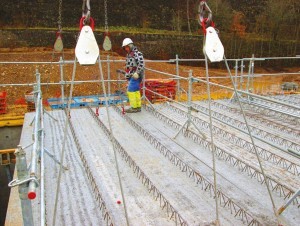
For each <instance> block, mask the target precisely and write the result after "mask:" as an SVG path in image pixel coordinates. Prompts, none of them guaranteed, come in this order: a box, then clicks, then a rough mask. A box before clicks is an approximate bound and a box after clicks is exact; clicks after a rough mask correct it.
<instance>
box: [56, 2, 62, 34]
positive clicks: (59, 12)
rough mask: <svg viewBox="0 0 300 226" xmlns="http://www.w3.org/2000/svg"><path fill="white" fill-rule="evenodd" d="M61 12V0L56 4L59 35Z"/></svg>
mask: <svg viewBox="0 0 300 226" xmlns="http://www.w3.org/2000/svg"><path fill="white" fill-rule="evenodd" d="M61 11H62V0H59V4H58V21H57V23H58V31H59V32H60V33H61V30H62V27H61V23H62V19H61Z"/></svg>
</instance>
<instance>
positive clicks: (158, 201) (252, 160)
mask: <svg viewBox="0 0 300 226" xmlns="http://www.w3.org/2000/svg"><path fill="white" fill-rule="evenodd" d="M57 55H58V54H53V52H52V50H51V49H46V48H39V49H15V50H13V51H12V50H2V52H1V54H0V61H2V62H3V61H10V62H11V61H15V62H16V61H19V62H21V61H22V62H24V61H30V62H33V61H34V62H43V61H45V62H46V61H47V62H49V61H50V62H57V61H58V59H59V58H58V56H57ZM106 56H107V53H104V54H103V55H102V57H104V59H106ZM64 57H65V59H68V60H73V59H74V51H73V50H67V51H65V53H64ZM110 59H124V57H123V56H118V55H116V54H112V53H111V54H110ZM110 64H111V65H110V67H111V68H112V69H111V72H112V74H113V76H112V78H117V74H116V73H115V71H116V69H118V68H122V67H123V64H124V63H123V62H115V63H110ZM147 67H149V68H152V69H155V70H159V71H163V72H167V73H173V74H175V73H176V71H175V65H174V64H171V63H152V62H149V63H147ZM36 68H38V70H39V72H40V73H41V76H42V82H44V83H47V82H49V83H53V82H59V81H60V68H59V65H57V64H22V63H19V64H5V65H1V69H0V70H1V72H0V75H1V77H0V79H1V81H0V83H1V84H11V83H13V84H21V83H23V84H27V83H35V72H36ZM103 68H104V72H106V68H107V65H105V63H103ZM190 69H192V70H193V74H194V76H196V77H204V76H205V68H203V67H191V66H180V73H181V74H182V75H185V76H188V70H190ZM64 70H65V72H64V75H65V80H71V75H72V70H73V65H72V64H70V65H66V66H64ZM258 70H262V69H258ZM268 70H270V69H268ZM283 70H284V72H289V71H295V68H293V69H286V68H285V69H283ZM261 72H263V71H261ZM146 73H147V76H149V77H150V78H161V77H162V76H161V75H159V74H157V73H154V72H150V71H149V72H148V71H147V72H146ZM226 74H227V72H226V71H225V70H217V69H213V70H211V75H213V76H224V75H226ZM114 76H116V77H114ZM91 79H99V68H98V66H97V65H95V66H89V67H88V66H78V67H77V69H76V80H78V81H84V80H91ZM291 79H292V80H293V81H298V82H299V76H291V77H290V78H289V77H288V76H276V77H271V76H270V77H268V76H263V77H261V78H260V79H259V80H257V81H255V85H257V87H256V91H259V93H261V94H264V92H265V94H267V93H268V94H272V93H277V94H279V92H280V89H278V86H280V84H281V83H282V82H283V81H287V80H288V81H291ZM214 81H218V82H219V80H214ZM230 82H231V81H229V80H225V81H224V82H223V83H224V85H228V86H231V85H230ZM69 88H70V86H69V85H68V86H67V87H66V93H67V94H68V91H69ZM183 88H184V89H185V90H187V84H184V83H183ZM193 88H194V92H193V93H194V94H195V97H198V98H199V100H196V99H197V98H196V99H194V101H193V103H192V109H193V110H192V112H191V115H189V112H188V108H187V107H184V106H182V105H179V104H176V103H172V102H162V103H155V104H154V105H150V104H147V105H145V106H143V108H142V112H140V113H135V114H125V115H124V114H122V108H121V107H122V106H119V105H118V106H110V107H108V108H106V107H104V106H102V107H100V109H99V112H98V113H99V115H97V111H96V109H95V108H81V109H72V110H71V113H70V117H69V119H70V121H69V123H66V122H67V119H68V117H66V114H65V111H63V110H50V109H49V108H47V109H48V113H49V114H44V126H45V142H44V143H45V150H47V152H48V153H46V154H45V194H46V221H47V224H52V222H53V216H54V212H55V208H54V206H55V204H54V202H55V197H56V186H57V178H58V176H57V175H58V172H59V170H60V165H58V164H57V162H56V161H55V160H60V156H61V153H62V151H63V150H64V151H65V154H64V158H63V165H64V166H65V167H66V168H67V169H65V170H63V171H62V172H63V173H62V178H61V185H60V191H59V194H58V200H59V201H58V206H57V211H56V215H55V216H56V218H55V219H56V225H106V224H108V225H109V224H110V223H112V224H113V225H126V224H129V225H215V224H216V223H215V220H216V215H217V214H218V216H219V220H220V223H221V225H277V224H278V223H280V224H282V225H290V226H296V225H300V208H299V198H298V199H295V201H294V202H293V203H292V204H291V205H290V206H289V207H288V208H287V209H286V210H285V211H284V212H283V213H282V214H281V215H280V216H279V217H277V216H276V214H275V213H274V212H275V211H276V210H277V209H278V208H279V207H280V206H281V205H283V204H284V203H285V202H286V201H287V199H288V198H289V197H291V196H292V194H294V193H295V192H296V191H297V190H298V189H299V188H300V180H299V176H300V174H299V173H300V161H299V157H297V156H294V155H291V153H290V152H289V151H287V150H288V149H293V150H294V151H296V152H300V144H299V143H300V142H299V137H300V129H299V128H300V127H299V124H300V122H299V116H300V113H299V110H298V111H297V110H296V111H293V110H292V109H291V108H289V107H286V108H284V107H283V108H281V110H282V111H285V112H290V113H291V115H290V116H289V117H284V118H283V116H282V114H279V113H278V112H276V111H272V110H268V111H267V110H266V109H264V108H262V107H261V106H262V105H265V104H266V103H264V102H263V101H261V102H259V103H258V104H257V106H255V107H254V106H253V105H251V103H250V102H251V101H250V102H245V103H243V109H244V111H245V115H246V120H247V121H245V118H244V117H243V114H242V112H241V111H240V108H239V104H238V102H236V101H232V100H230V99H222V97H227V96H230V95H232V93H230V92H228V91H226V90H225V89H222V90H220V89H219V88H214V87H212V97H213V99H215V100H213V102H212V103H211V106H210V104H209V102H208V101H207V100H205V99H206V97H207V93H206V84H204V83H199V84H194V87H193ZM120 89H121V90H122V91H125V90H126V83H122V84H120V83H119V82H115V83H114V84H112V93H113V92H115V91H117V90H120ZM5 91H7V93H8V100H7V102H8V105H12V106H13V105H14V106H16V105H23V104H26V101H25V100H24V96H25V95H26V93H28V92H31V91H32V87H30V86H24V87H22V88H20V87H18V86H13V87H9V86H8V87H5ZM42 91H43V97H44V99H47V98H51V97H60V95H61V87H60V86H59V85H57V86H54V85H50V84H49V85H47V84H46V85H43V90H42ZM102 93H103V90H102V88H101V84H100V83H98V84H97V83H94V84H80V85H75V87H74V93H73V96H83V95H96V94H102ZM257 93H258V92H257ZM282 94H283V93H282ZM272 98H273V97H272ZM274 98H276V100H278V101H279V100H280V101H282V102H286V103H292V102H293V103H294V105H297V106H299V104H300V97H299V94H292V95H277V96H274ZM216 99H220V100H216ZM24 101H25V102H24ZM257 101H259V100H257ZM183 103H186V102H183ZM45 105H46V102H45ZM272 107H273V108H274V109H276V108H277V109H278V106H277V105H276V104H274V106H272ZM281 107H282V106H281ZM14 109H15V108H12V109H10V108H9V111H11V112H9V113H10V114H14V112H13V111H14ZM210 114H211V115H210ZM50 115H51V116H52V117H50ZM292 115H295V116H292ZM34 116H35V114H34V112H31V113H26V115H25V120H24V125H23V131H22V135H21V139H20V144H21V145H22V146H23V147H27V148H26V150H25V151H26V153H27V155H28V156H27V160H28V162H29V160H30V156H31V150H32V147H31V146H30V144H31V143H32V142H33V141H32V131H33V128H32V127H33V126H32V121H33V119H34ZM210 116H212V119H213V120H212V125H210ZM188 119H190V120H191V121H188ZM185 122H191V123H190V124H185ZM247 124H248V126H250V129H251V134H252V135H253V137H254V141H255V148H254V147H253V144H252V139H251V137H250V136H249V131H248V130H247ZM183 126H184V128H183ZM65 128H67V130H65ZM181 128H183V130H180V129H181ZM179 131H181V132H179ZM177 133H178V136H176V135H177ZM283 149H284V150H285V151H283ZM213 153H214V155H213ZM258 156H259V157H258ZM260 163H261V165H260ZM214 166H215V170H214ZM261 166H262V168H263V172H262V171H261ZM118 174H119V175H118ZM119 176H120V177H119ZM266 178H267V181H268V183H267V184H268V186H266V183H265V179H266ZM120 181H121V183H120ZM214 181H215V182H216V188H217V196H216V197H215V196H214V189H213V188H214V186H215V183H214ZM268 189H269V190H268ZM16 190H17V189H16V188H15V191H14V192H16ZM38 197H39V196H38ZM39 202H40V200H39V198H37V199H36V200H34V201H33V202H32V203H33V208H34V221H35V224H36V225H39V218H40V216H39V212H40V211H39V208H40V205H39ZM216 203H217V204H216ZM274 208H275V209H274ZM8 211H10V209H9V210H8ZM11 211H13V210H11ZM8 213H9V212H8ZM126 218H127V219H126ZM8 223H9V222H8ZM8 225H9V224H8ZM11 225H13V224H11Z"/></svg>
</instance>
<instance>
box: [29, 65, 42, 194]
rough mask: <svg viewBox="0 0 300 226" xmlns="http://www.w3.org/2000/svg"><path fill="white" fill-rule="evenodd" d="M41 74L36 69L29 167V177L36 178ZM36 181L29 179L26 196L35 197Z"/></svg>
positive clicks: (40, 110)
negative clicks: (31, 148) (32, 140)
mask: <svg viewBox="0 0 300 226" xmlns="http://www.w3.org/2000/svg"><path fill="white" fill-rule="evenodd" d="M40 80H41V75H40V73H39V72H38V70H36V81H37V85H36V86H35V88H34V96H35V97H34V101H35V121H34V134H33V136H34V143H33V150H32V155H31V169H30V175H29V176H30V178H36V172H37V161H38V153H39V148H40V120H41V119H40V117H41V112H42V109H41V81H40ZM36 187H37V184H36V181H35V180H31V181H30V182H29V187H28V198H29V199H35V197H36Z"/></svg>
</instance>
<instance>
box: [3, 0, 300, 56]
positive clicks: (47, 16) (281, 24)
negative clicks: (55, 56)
mask: <svg viewBox="0 0 300 226" xmlns="http://www.w3.org/2000/svg"><path fill="white" fill-rule="evenodd" d="M82 2H83V1H81V0H30V1H28V0H10V1H1V2H0V28H2V29H7V28H9V29H11V28H53V29H57V27H58V22H59V20H60V19H59V3H61V5H62V11H61V24H62V28H63V30H72V29H77V28H78V26H79V20H80V18H81V13H82ZM90 2H91V16H92V17H93V18H94V20H95V21H96V28H97V29H102V30H104V25H105V17H106V16H107V22H108V26H109V30H110V31H121V32H130V33H172V34H175V35H185V36H186V35H192V36H196V35H202V30H201V29H200V26H199V24H198V5H199V2H200V1H199V0H151V1H141V0H130V1H129V0H90ZM207 3H208V5H209V6H210V8H211V10H212V12H213V21H214V22H215V24H216V28H217V29H218V30H219V31H220V35H221V36H222V38H223V39H225V40H224V41H225V42H226V46H227V47H228V48H230V51H229V52H230V54H231V57H242V56H243V55H244V54H249V51H250V52H251V51H252V52H255V53H256V55H260V56H262V55H264V56H266V55H267V56H295V55H299V30H300V26H299V21H300V1H299V0H285V1H281V0H259V1H257V0H207ZM105 4H106V5H107V14H106V13H105V10H104V9H105V7H104V5H105ZM281 50H282V51H281ZM281 53H282V54H281ZM248 56H249V55H248Z"/></svg>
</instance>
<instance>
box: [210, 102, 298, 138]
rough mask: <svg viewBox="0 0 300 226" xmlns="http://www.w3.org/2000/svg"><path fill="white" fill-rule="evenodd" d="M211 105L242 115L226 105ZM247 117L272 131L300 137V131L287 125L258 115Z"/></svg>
mask: <svg viewBox="0 0 300 226" xmlns="http://www.w3.org/2000/svg"><path fill="white" fill-rule="evenodd" d="M211 104H212V105H214V106H216V107H218V108H219V109H222V110H227V111H229V112H233V113H235V114H241V111H240V110H239V109H236V108H232V107H229V106H227V105H225V104H221V103H219V102H216V101H212V102H211ZM246 115H247V117H248V118H250V119H253V120H255V121H257V122H259V123H263V124H265V125H267V126H268V127H270V128H272V129H276V130H278V131H280V132H286V133H288V134H290V135H292V136H294V137H300V131H299V130H295V129H293V128H290V127H287V126H285V125H281V124H279V123H276V122H273V121H270V120H267V119H264V118H261V117H259V116H258V115H252V114H246Z"/></svg>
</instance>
